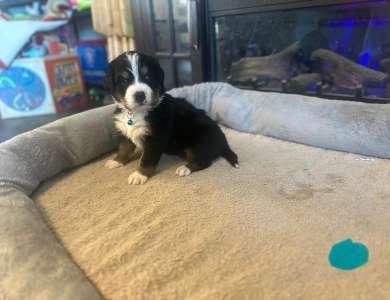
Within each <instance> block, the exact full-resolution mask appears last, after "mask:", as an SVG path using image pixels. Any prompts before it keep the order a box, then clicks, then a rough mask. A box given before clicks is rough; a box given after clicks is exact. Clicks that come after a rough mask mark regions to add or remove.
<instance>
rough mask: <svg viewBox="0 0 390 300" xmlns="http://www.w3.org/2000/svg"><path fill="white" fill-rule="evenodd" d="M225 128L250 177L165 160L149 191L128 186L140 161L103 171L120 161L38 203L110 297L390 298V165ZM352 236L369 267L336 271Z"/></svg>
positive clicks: (58, 187) (49, 189) (53, 184)
mask: <svg viewBox="0 0 390 300" xmlns="http://www.w3.org/2000/svg"><path fill="white" fill-rule="evenodd" d="M224 131H225V133H226V135H227V138H228V140H229V143H230V144H231V147H232V149H234V151H236V152H237V153H238V155H239V159H240V164H241V168H240V169H234V168H232V167H231V166H230V165H229V164H228V163H227V162H226V161H225V160H223V159H221V160H218V161H217V162H216V163H215V164H214V165H212V167H210V168H209V169H207V170H204V171H201V172H197V173H194V174H192V175H191V176H189V177H187V178H179V177H177V176H175V170H176V168H177V167H178V166H180V165H181V164H182V162H181V161H180V160H179V159H177V158H172V157H168V156H164V157H163V159H162V161H161V163H160V165H159V167H158V170H157V174H156V176H154V177H153V178H152V179H151V180H150V181H149V182H148V183H147V184H145V185H144V186H129V185H128V184H127V177H128V176H129V175H130V174H131V173H132V172H133V171H134V170H135V169H136V167H137V160H138V158H139V153H138V154H137V155H136V159H135V160H134V161H133V162H131V163H130V164H129V165H128V166H126V167H123V168H120V169H114V170H107V169H104V164H105V162H106V160H107V159H109V158H113V157H114V153H112V154H109V155H106V156H104V157H101V158H99V159H97V160H95V161H93V162H91V163H89V164H88V165H84V166H83V167H80V168H77V169H73V170H70V171H67V172H64V173H62V174H60V175H58V176H56V177H55V178H53V179H51V180H49V181H47V182H45V183H44V184H43V185H41V186H40V187H39V188H38V190H37V191H36V192H35V193H34V195H33V199H34V200H35V201H36V202H37V205H38V207H39V210H40V211H41V213H42V214H43V215H44V219H45V220H46V222H47V224H49V226H50V227H51V228H52V230H53V232H55V235H56V236H57V238H58V239H59V240H60V241H61V243H62V244H63V245H64V246H65V248H66V249H67V250H68V251H69V253H70V254H71V256H72V257H73V259H74V260H75V262H76V263H77V265H78V266H80V268H81V269H82V270H83V271H84V272H85V274H86V275H87V276H88V277H89V278H90V279H91V281H92V282H93V283H94V284H95V285H96V287H97V288H98V290H99V291H100V292H101V293H102V295H103V296H104V297H105V298H107V299H386V297H388V295H390V285H389V282H390V254H389V253H390V243H389V242H388V237H389V234H390V232H389V228H390V221H389V218H388V216H389V211H390V203H389V201H388V199H389V197H390V194H389V185H388V183H389V182H390V173H389V172H388V170H389V168H390V163H389V161H388V160H380V159H377V160H374V161H361V160H357V159H359V158H361V156H358V155H353V154H346V153H342V152H334V151H327V150H322V149H318V148H313V147H309V146H304V145H299V144H295V143H289V142H284V141H280V140H275V139H272V138H267V137H263V136H259V135H251V134H246V133H240V132H237V131H234V130H231V129H224ZM53 199H55V201H53ZM349 238H351V239H352V240H353V241H357V242H361V243H363V244H365V245H366V246H367V247H368V249H369V251H370V260H369V262H368V264H366V265H365V266H363V267H361V268H359V269H356V270H354V271H349V272H347V271H342V270H338V269H335V268H333V267H331V265H330V264H329V262H328V254H329V251H330V249H331V247H332V246H333V245H334V244H336V243H338V242H340V241H343V240H346V239H349Z"/></svg>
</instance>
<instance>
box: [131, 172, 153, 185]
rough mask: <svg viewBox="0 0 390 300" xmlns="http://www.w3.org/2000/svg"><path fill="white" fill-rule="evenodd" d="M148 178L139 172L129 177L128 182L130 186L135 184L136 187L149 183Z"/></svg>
mask: <svg viewBox="0 0 390 300" xmlns="http://www.w3.org/2000/svg"><path fill="white" fill-rule="evenodd" d="M148 179H149V178H148V177H146V176H145V175H142V174H141V173H139V172H138V171H135V172H134V173H133V174H131V175H130V176H129V179H128V182H129V184H134V185H139V184H144V183H146V181H148Z"/></svg>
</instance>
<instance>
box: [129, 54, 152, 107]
mask: <svg viewBox="0 0 390 300" xmlns="http://www.w3.org/2000/svg"><path fill="white" fill-rule="evenodd" d="M127 59H128V60H129V62H130V66H131V72H132V73H133V76H134V82H133V83H132V84H131V85H129V87H128V88H127V90H126V95H125V99H126V102H127V105H128V107H129V108H130V109H136V108H137V107H139V106H140V104H139V103H137V102H136V101H135V98H134V95H135V93H137V92H144V93H145V101H144V105H145V106H149V105H151V104H152V95H153V91H152V89H151V88H150V87H149V86H148V85H147V84H145V83H142V82H140V78H139V56H138V54H137V53H133V54H128V55H127Z"/></svg>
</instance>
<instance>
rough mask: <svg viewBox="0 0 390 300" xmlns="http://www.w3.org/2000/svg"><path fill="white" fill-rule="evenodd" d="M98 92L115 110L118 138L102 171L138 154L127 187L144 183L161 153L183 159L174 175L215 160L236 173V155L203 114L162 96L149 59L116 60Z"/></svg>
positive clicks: (160, 78) (158, 73)
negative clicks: (107, 96) (112, 155)
mask: <svg viewBox="0 0 390 300" xmlns="http://www.w3.org/2000/svg"><path fill="white" fill-rule="evenodd" d="M104 87H105V89H106V90H107V91H108V93H109V94H110V95H111V96H112V98H113V99H114V101H115V103H116V105H117V108H116V110H115V112H114V118H115V125H116V128H117V129H118V131H119V133H120V136H121V140H120V144H119V149H118V155H117V156H116V157H115V158H114V159H113V160H109V161H107V163H106V165H105V166H106V167H107V168H109V169H113V168H117V167H121V166H124V165H126V164H127V163H128V162H129V161H130V158H131V156H132V154H133V153H134V150H135V148H136V146H137V147H139V148H140V149H142V156H141V159H140V162H139V166H138V170H137V171H136V172H134V173H133V174H132V175H130V177H129V179H128V183H129V184H134V185H138V184H144V183H145V182H147V181H148V179H149V178H150V177H151V176H152V175H153V173H154V171H155V169H156V166H157V164H158V162H159V160H160V158H161V156H162V154H163V153H165V154H168V155H181V156H183V157H184V158H185V159H186V161H187V163H186V164H185V165H183V166H180V167H179V168H178V169H177V170H176V174H177V175H178V176H187V175H190V174H191V173H192V172H195V171H200V170H203V169H206V168H208V167H209V166H210V165H211V164H212V162H213V161H214V160H216V159H217V158H219V157H224V158H226V159H227V161H228V162H229V163H230V164H231V165H232V166H234V167H236V168H238V160H237V155H236V154H235V153H234V152H233V151H232V150H231V149H230V147H229V145H228V142H227V140H226V137H225V135H224V134H223V132H222V130H221V129H220V128H219V126H218V125H217V123H215V122H214V121H213V120H211V118H209V117H208V116H207V115H206V113H205V111H204V110H201V109H197V108H195V107H194V106H192V105H191V104H190V103H188V102H187V101H186V100H185V99H180V98H174V97H172V96H171V95H169V94H167V93H166V92H165V88H164V71H163V70H162V68H161V67H160V65H159V63H158V62H157V61H156V60H155V59H154V58H153V57H151V56H148V55H144V54H141V53H138V52H135V51H131V52H125V53H123V54H121V55H119V56H118V57H117V58H115V59H114V60H113V61H111V63H110V64H109V69H108V72H107V74H106V77H105V79H104Z"/></svg>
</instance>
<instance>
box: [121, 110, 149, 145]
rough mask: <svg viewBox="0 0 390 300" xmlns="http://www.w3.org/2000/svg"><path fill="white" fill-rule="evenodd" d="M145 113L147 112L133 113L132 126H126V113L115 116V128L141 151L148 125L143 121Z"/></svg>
mask: <svg viewBox="0 0 390 300" xmlns="http://www.w3.org/2000/svg"><path fill="white" fill-rule="evenodd" d="M147 113H148V112H147V111H144V112H137V113H134V114H133V118H132V120H133V125H128V124H127V121H128V118H127V112H126V111H123V112H122V113H120V114H118V115H116V116H115V126H116V128H117V129H118V130H119V131H120V132H121V133H122V134H123V135H124V136H126V137H128V138H129V139H131V140H132V142H133V143H134V144H136V145H137V147H139V148H141V149H142V148H143V138H144V136H145V134H146V133H147V131H148V124H147V123H146V121H145V116H146V115H147Z"/></svg>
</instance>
